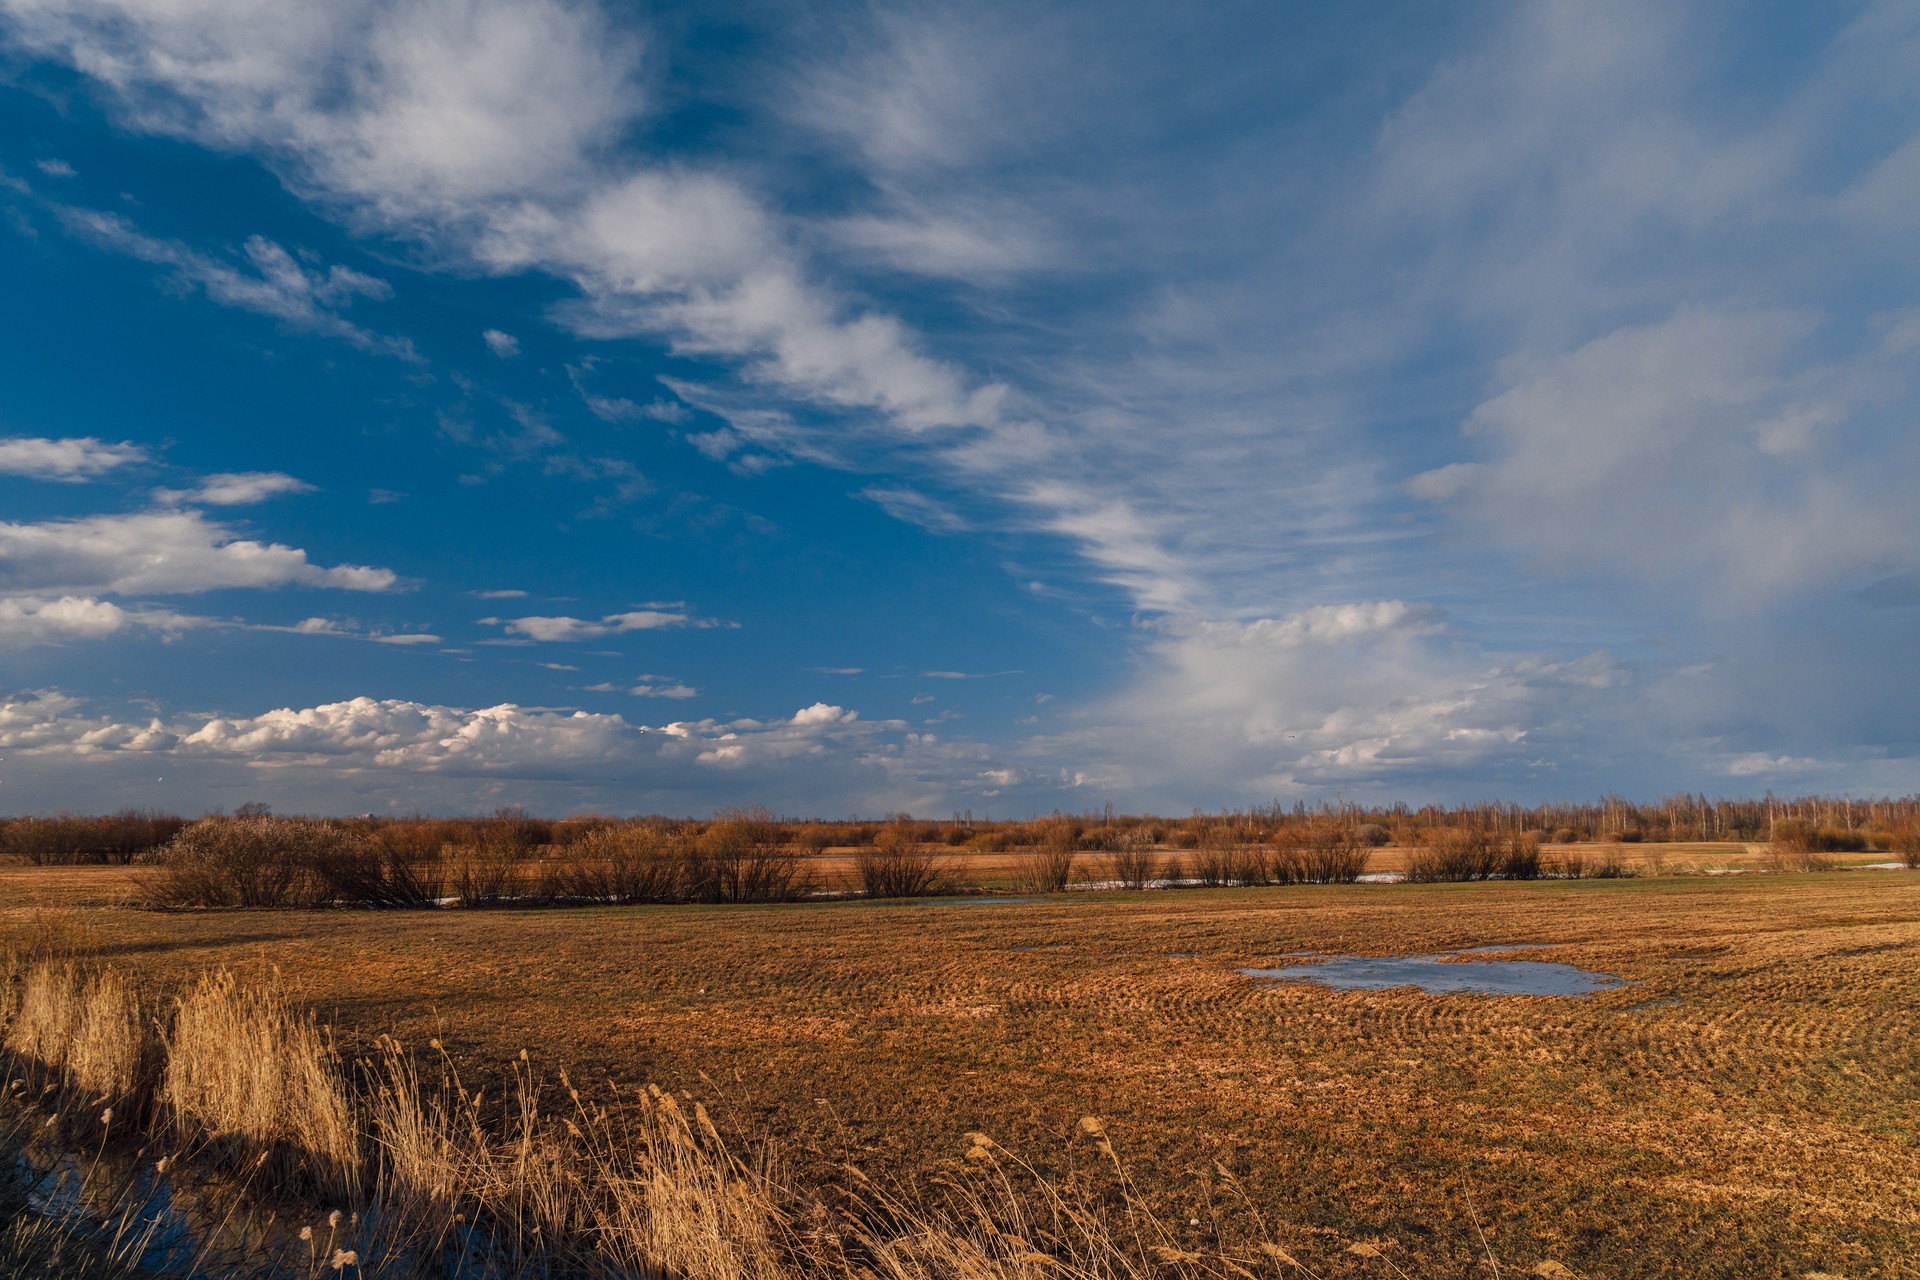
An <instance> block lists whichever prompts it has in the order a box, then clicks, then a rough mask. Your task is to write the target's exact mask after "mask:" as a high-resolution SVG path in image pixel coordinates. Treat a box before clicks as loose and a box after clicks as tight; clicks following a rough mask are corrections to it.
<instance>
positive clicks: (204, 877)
mask: <svg viewBox="0 0 1920 1280" xmlns="http://www.w3.org/2000/svg"><path fill="white" fill-rule="evenodd" d="M362 839H364V837H362V836H361V835H360V834H359V833H358V832H355V831H352V830H350V829H348V828H347V827H345V826H343V825H342V824H340V823H337V822H308V821H300V820H296V819H292V818H274V817H267V816H256V817H244V818H242V817H233V818H202V819H200V820H199V821H198V822H195V823H193V824H192V825H190V826H188V827H187V828H186V829H184V830H183V831H181V832H180V834H179V835H177V836H175V837H174V838H173V841H172V842H171V843H170V844H168V845H167V846H166V847H165V848H163V849H161V850H159V851H158V852H156V853H155V855H154V857H153V862H152V865H153V866H154V868H155V869H156V874H154V875H151V876H148V877H146V878H145V880H144V882H143V884H142V889H143V891H144V896H145V899H146V901H147V903H148V905H150V906H157V907H176V908H177V907H312V906H318V905H320V904H321V903H323V902H325V901H327V898H328V888H327V883H326V879H325V876H324V874H323V873H322V872H321V870H320V868H321V867H323V866H327V865H331V864H332V863H334V862H335V861H336V860H339V859H343V858H351V857H352V856H354V849H355V847H356V845H357V844H358V842H359V841H361V840H362Z"/></svg>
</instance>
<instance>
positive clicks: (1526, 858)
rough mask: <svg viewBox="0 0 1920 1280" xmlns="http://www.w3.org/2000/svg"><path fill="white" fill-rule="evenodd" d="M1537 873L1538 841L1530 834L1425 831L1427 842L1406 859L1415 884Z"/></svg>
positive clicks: (1535, 875)
mask: <svg viewBox="0 0 1920 1280" xmlns="http://www.w3.org/2000/svg"><path fill="white" fill-rule="evenodd" d="M1539 875H1540V845H1539V842H1538V841H1536V840H1535V839H1534V838H1533V836H1532V835H1531V834H1518V835H1515V834H1503V833H1500V832H1495V831H1476V830H1471V829H1464V830H1463V829H1460V828H1445V829H1442V830H1439V831H1434V832H1430V833H1428V837H1427V846H1426V847H1425V848H1423V849H1417V850H1415V851H1414V852H1413V853H1412V855H1411V856H1409V857H1408V859H1407V879H1408V880H1409V881H1410V882H1413V883H1416V884H1433V883H1438V882H1443V881H1464V880H1532V879H1536V878H1538V876H1539Z"/></svg>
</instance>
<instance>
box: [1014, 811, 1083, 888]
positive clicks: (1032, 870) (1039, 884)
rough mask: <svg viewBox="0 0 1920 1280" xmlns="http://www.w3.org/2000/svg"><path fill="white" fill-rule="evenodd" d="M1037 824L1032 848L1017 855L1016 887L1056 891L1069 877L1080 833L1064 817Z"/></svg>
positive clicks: (1071, 874) (1063, 886)
mask: <svg viewBox="0 0 1920 1280" xmlns="http://www.w3.org/2000/svg"><path fill="white" fill-rule="evenodd" d="M1038 825H1039V830H1038V831H1037V832H1036V840H1037V843H1036V845H1035V847H1034V849H1033V850H1032V851H1031V852H1029V853H1025V854H1022V855H1021V856H1020V887H1021V888H1023V889H1026V890H1028V891H1029V892H1032V893H1060V892H1061V891H1063V890H1064V889H1066V887H1067V885H1068V884H1069V883H1070V882H1071V881H1072V879H1073V863H1074V859H1075V858H1076V857H1078V856H1079V853H1080V832H1079V830H1078V829H1077V828H1076V826H1075V824H1074V823H1073V822H1072V821H1070V820H1068V819H1066V818H1053V819H1051V820H1050V821H1047V822H1043V823H1040V824H1038Z"/></svg>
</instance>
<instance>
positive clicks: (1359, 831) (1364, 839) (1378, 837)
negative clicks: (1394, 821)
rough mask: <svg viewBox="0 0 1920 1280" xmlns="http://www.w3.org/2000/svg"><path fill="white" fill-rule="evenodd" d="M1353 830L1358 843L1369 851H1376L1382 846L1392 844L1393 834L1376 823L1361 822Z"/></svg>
mask: <svg viewBox="0 0 1920 1280" xmlns="http://www.w3.org/2000/svg"><path fill="white" fill-rule="evenodd" d="M1353 830H1354V835H1355V836H1356V837H1358V838H1359V841H1360V843H1361V844H1363V845H1365V846H1367V848H1369V849H1378V848H1380V847H1381V846H1382V845H1388V844H1392V843H1393V832H1391V831H1389V830H1387V829H1386V828H1385V827H1383V826H1381V825H1380V824H1379V823H1377V822H1363V823H1361V824H1360V825H1359V826H1357V827H1355V828H1354V829H1353Z"/></svg>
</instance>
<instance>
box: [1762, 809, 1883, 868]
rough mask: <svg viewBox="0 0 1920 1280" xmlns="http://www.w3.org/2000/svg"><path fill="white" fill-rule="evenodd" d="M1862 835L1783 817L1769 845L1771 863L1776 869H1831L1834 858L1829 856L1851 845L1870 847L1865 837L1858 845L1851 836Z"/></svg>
mask: <svg viewBox="0 0 1920 1280" xmlns="http://www.w3.org/2000/svg"><path fill="white" fill-rule="evenodd" d="M1858 834H1859V833H1857V832H1843V831H1840V830H1838V829H1837V828H1832V827H1816V826H1815V825H1813V824H1812V823H1811V822H1807V821H1804V820H1802V819H1799V818H1782V819H1780V821H1778V822H1776V823H1775V824H1774V827H1773V840H1772V842H1771V843H1770V844H1769V845H1768V846H1767V865H1768V867H1769V868H1770V869H1772V870H1774V871H1827V870H1830V869H1832V867H1833V859H1831V858H1829V857H1826V856H1825V855H1827V854H1829V853H1835V852H1839V851H1841V850H1842V849H1847V848H1849V847H1850V846H1851V847H1853V848H1865V847H1866V841H1865V840H1864V839H1860V840H1859V841H1858V843H1857V844H1855V843H1854V841H1853V840H1850V839H1847V837H1856V838H1857V837H1858Z"/></svg>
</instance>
